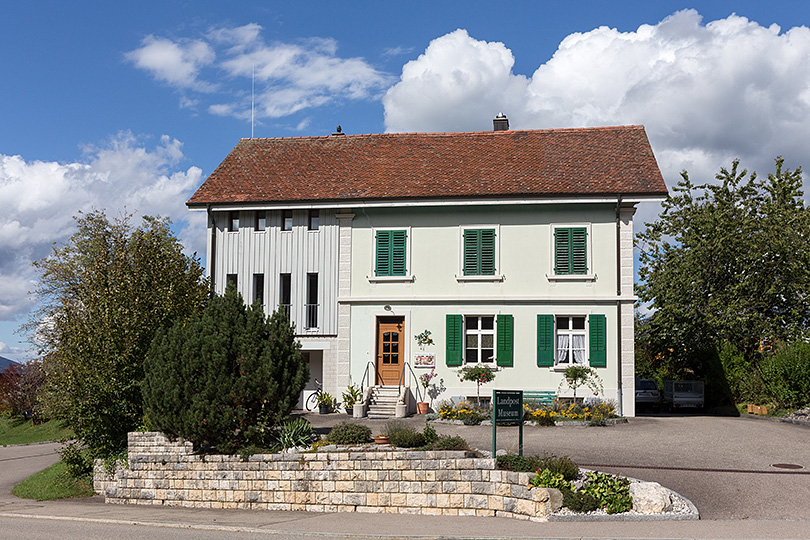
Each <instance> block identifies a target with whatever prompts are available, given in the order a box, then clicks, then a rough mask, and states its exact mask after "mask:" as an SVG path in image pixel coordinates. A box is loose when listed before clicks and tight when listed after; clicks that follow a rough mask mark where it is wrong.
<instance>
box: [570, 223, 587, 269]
mask: <svg viewBox="0 0 810 540" xmlns="http://www.w3.org/2000/svg"><path fill="white" fill-rule="evenodd" d="M587 248H588V231H587V230H586V229H585V227H577V228H575V229H571V259H570V268H571V273H572V274H587V273H588V249H587Z"/></svg>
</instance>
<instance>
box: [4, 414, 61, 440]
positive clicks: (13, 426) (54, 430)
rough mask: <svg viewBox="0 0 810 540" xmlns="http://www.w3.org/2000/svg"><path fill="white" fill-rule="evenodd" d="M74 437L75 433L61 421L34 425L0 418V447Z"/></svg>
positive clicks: (24, 421) (13, 419)
mask: <svg viewBox="0 0 810 540" xmlns="http://www.w3.org/2000/svg"><path fill="white" fill-rule="evenodd" d="M72 437H73V431H71V429H70V428H67V427H65V426H64V425H63V424H62V422H61V421H59V420H49V421H47V422H43V423H42V424H38V425H32V424H31V421H30V420H22V419H20V418H2V417H0V445H7V444H26V443H38V442H46V441H56V440H59V439H69V438H72Z"/></svg>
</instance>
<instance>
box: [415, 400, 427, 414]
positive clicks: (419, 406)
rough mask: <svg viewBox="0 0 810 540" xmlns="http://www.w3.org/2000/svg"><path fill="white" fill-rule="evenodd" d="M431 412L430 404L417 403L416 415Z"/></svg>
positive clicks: (425, 402) (424, 402)
mask: <svg viewBox="0 0 810 540" xmlns="http://www.w3.org/2000/svg"><path fill="white" fill-rule="evenodd" d="M429 411H430V403H428V402H427V401H418V402H417V403H416V414H427V413H428V412H429Z"/></svg>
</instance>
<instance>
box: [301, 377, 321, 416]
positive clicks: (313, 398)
mask: <svg viewBox="0 0 810 540" xmlns="http://www.w3.org/2000/svg"><path fill="white" fill-rule="evenodd" d="M314 381H315V384H317V385H318V388H316V389H315V391H314V392H313V393H312V394H310V396H309V397H308V398H307V401H306V403H305V404H304V406H305V407H306V409H307V410H308V411H311V410H313V409H314V408H316V407H317V406H318V400H319V399H320V397H321V394H323V385H322V384H321V383H320V381H319V380H318V379H314Z"/></svg>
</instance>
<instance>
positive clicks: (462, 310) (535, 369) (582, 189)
mask: <svg viewBox="0 0 810 540" xmlns="http://www.w3.org/2000/svg"><path fill="white" fill-rule="evenodd" d="M493 125H494V127H495V129H494V130H493V131H487V132H472V133H387V134H372V135H345V134H343V133H341V132H340V130H338V132H337V133H334V134H332V135H330V136H322V137H294V138H271V139H242V140H241V141H239V143H238V144H237V145H236V147H235V148H234V149H233V150H232V151H231V153H230V154H229V155H228V156H227V157H226V158H225V159H224V161H223V162H222V163H221V164H220V165H219V167H217V169H216V170H215V171H214V172H213V173H212V174H211V175H210V176H209V177H208V179H207V180H206V181H205V182H204V183H203V185H202V186H201V187H200V188H199V190H198V191H197V192H196V193H195V194H194V195H193V196H192V197H191V199H190V200H189V201H188V203H187V204H188V206H189V208H190V209H192V210H204V211H206V212H207V213H208V248H207V249H208V261H209V262H208V265H207V266H208V272H209V276H210V278H211V280H212V282H213V287H214V289H215V290H216V291H217V292H220V293H221V292H223V291H224V289H225V287H226V285H227V283H229V282H234V283H235V284H236V285H237V287H238V289H239V291H240V292H241V293H242V295H243V296H244V297H245V299H246V301H250V302H252V301H255V300H259V301H261V302H263V303H264V305H265V310H266V311H267V312H268V313H270V312H271V311H272V310H274V309H276V308H282V309H285V310H287V311H288V313H289V315H290V319H291V321H292V322H293V323H294V324H295V326H296V329H297V334H298V336H299V339H300V342H301V344H302V350H303V351H305V353H306V354H307V357H308V358H309V362H310V367H311V374H312V378H313V380H314V379H317V380H318V381H322V382H323V385H324V389H325V390H326V391H328V392H330V393H332V394H333V395H336V396H339V395H340V393H341V392H342V391H343V390H344V389H345V387H346V386H347V385H348V384H349V383H350V382H354V383H361V382H362V384H363V385H364V386H366V387H368V386H374V385H380V386H399V387H402V388H404V387H407V390H403V395H405V396H406V397H407V398H408V400H409V401H417V400H419V401H421V400H424V399H425V398H424V396H422V394H421V393H420V390H421V389H419V388H418V385H417V384H416V383H415V377H416V376H418V375H419V374H420V373H424V372H425V370H426V369H431V368H432V367H433V366H435V369H436V371H437V373H438V378H439V379H442V380H443V383H444V384H443V392H442V394H441V395H440V396H439V397H438V399H439V400H442V399H448V398H451V397H454V396H474V395H475V393H476V386H475V384H474V383H469V382H464V383H462V382H460V381H459V378H458V377H457V370H458V369H459V367H460V366H463V365H470V364H477V363H483V364H487V365H490V366H493V367H495V368H496V369H497V370H498V374H497V377H496V380H495V382H494V384H490V385H487V386H486V387H485V389H486V391H487V392H490V391H491V389H492V388H502V389H510V388H512V389H524V390H554V391H556V390H557V389H558V387H559V386H560V382H561V380H562V371H563V370H564V368H565V367H567V366H569V365H571V364H574V363H581V364H586V365H590V366H592V367H594V368H595V369H596V370H597V372H598V374H599V375H600V377H601V379H602V381H603V383H604V390H605V396H606V397H607V398H611V399H615V400H617V401H618V402H619V404H620V407H621V410H622V413H623V414H625V415H631V416H632V415H633V414H634V382H635V372H634V359H633V353H634V349H633V347H634V344H633V304H634V302H635V300H636V297H635V296H634V294H633V214H634V212H635V208H636V205H637V204H638V203H640V202H642V201H659V200H661V199H663V198H664V197H665V196H666V194H667V190H666V186H665V184H664V181H663V178H662V176H661V173H660V171H659V169H658V165H657V164H656V161H655V157H654V155H653V152H652V149H651V147H650V143H649V141H648V139H647V136H646V133H645V131H644V128H643V127H642V126H621V127H604V128H583V129H550V130H510V129H508V120H507V119H506V118H505V117H503V116H499V117H498V118H496V119H495V120H494V123H493ZM425 330H428V331H429V332H430V337H431V338H432V343H431V344H421V345H420V344H419V342H418V340H417V338H416V336H417V335H418V334H421V333H423V332H424V331H425ZM314 388H315V386H314V382H313V381H311V382H310V385H309V386H308V389H307V390H306V391H305V392H311V391H312V390H314ZM408 400H406V401H408Z"/></svg>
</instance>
